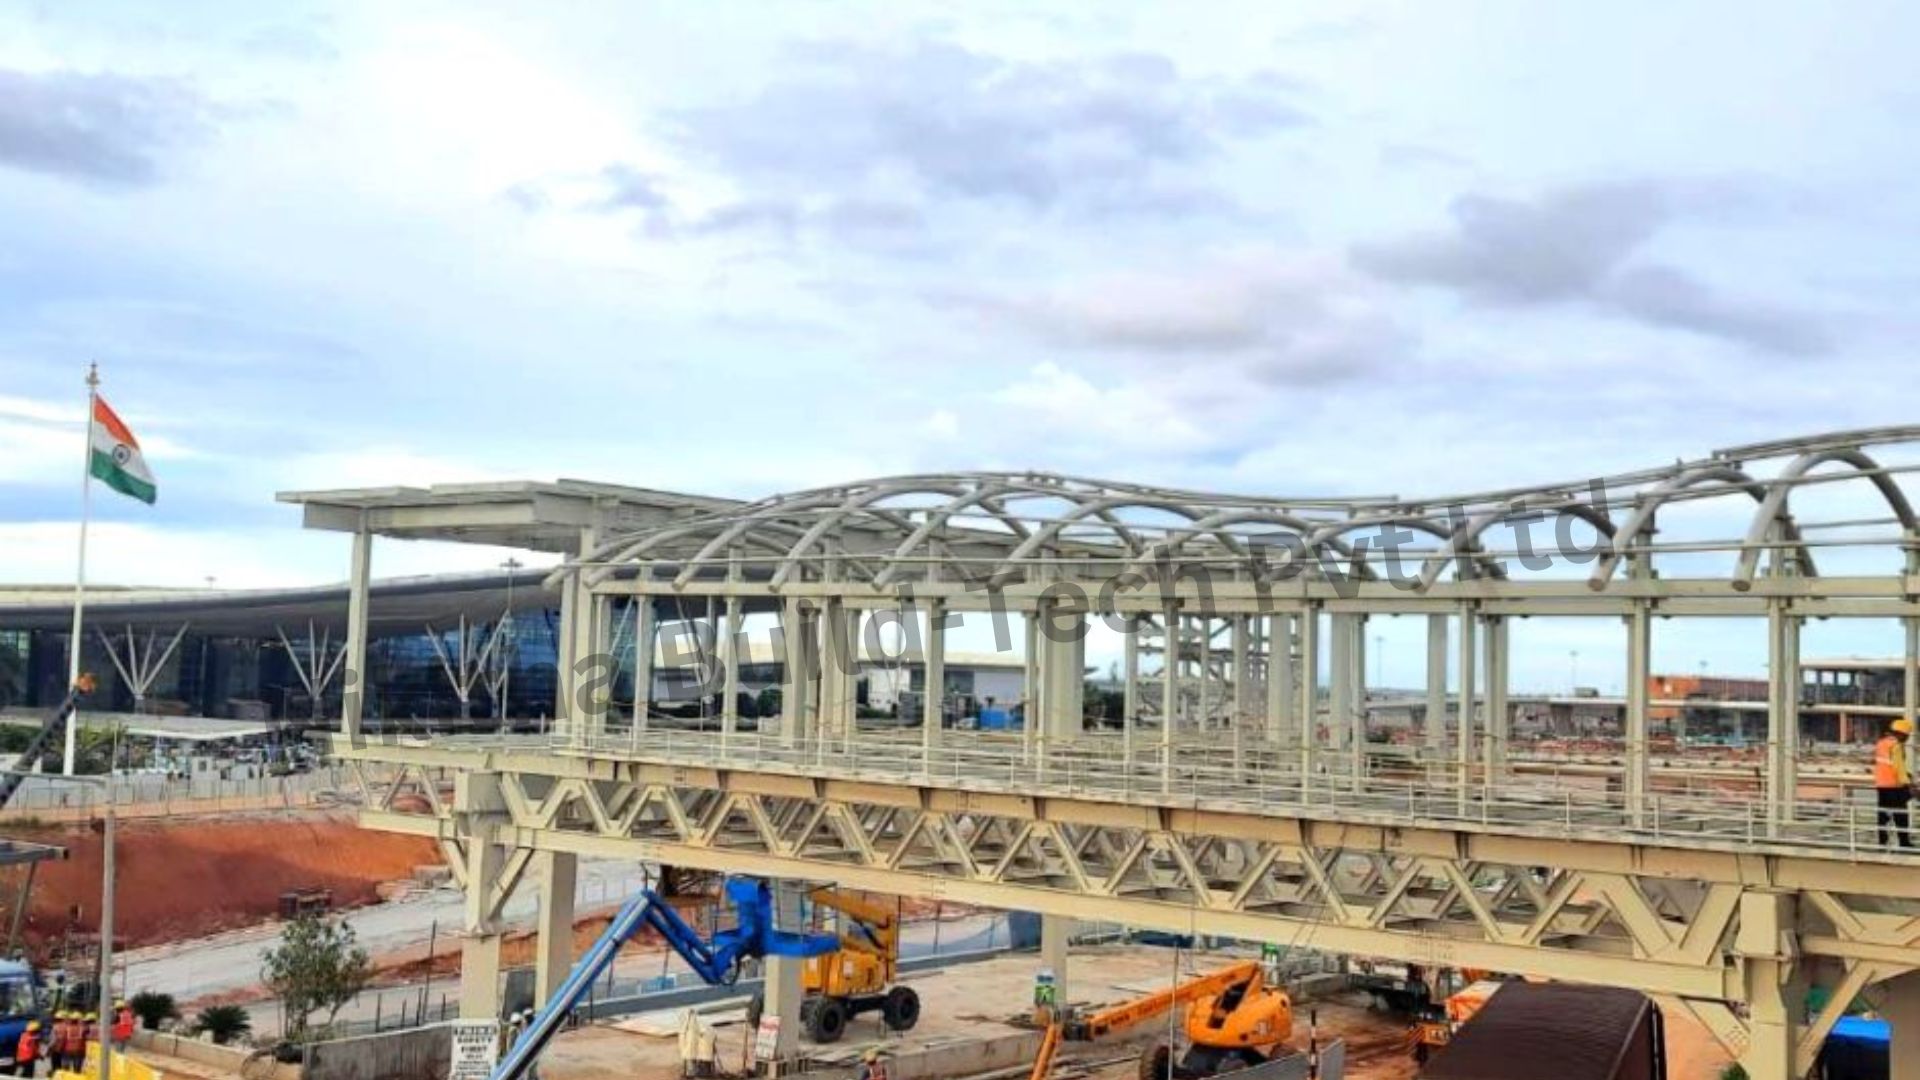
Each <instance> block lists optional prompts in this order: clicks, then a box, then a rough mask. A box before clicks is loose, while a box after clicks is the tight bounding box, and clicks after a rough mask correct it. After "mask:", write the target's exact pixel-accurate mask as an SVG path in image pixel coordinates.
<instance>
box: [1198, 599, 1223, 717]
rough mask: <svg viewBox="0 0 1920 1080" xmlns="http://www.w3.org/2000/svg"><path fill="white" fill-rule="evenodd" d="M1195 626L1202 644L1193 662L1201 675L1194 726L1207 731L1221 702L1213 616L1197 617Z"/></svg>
mask: <svg viewBox="0 0 1920 1080" xmlns="http://www.w3.org/2000/svg"><path fill="white" fill-rule="evenodd" d="M1193 628H1194V631H1195V636H1196V637H1198V638H1199V645H1200V653H1199V656H1198V657H1197V658H1196V659H1195V660H1194V662H1193V669H1194V672H1195V674H1197V675H1199V676H1200V701H1199V705H1198V707H1197V708H1196V709H1195V710H1194V718H1193V726H1194V728H1195V729H1197V730H1199V731H1207V730H1210V729H1211V728H1212V727H1213V720H1214V708H1215V707H1216V706H1217V705H1219V703H1220V695H1219V694H1218V693H1217V692H1215V690H1214V687H1213V617H1212V616H1211V615H1202V616H1199V617H1197V618H1195V619H1194V620H1193Z"/></svg>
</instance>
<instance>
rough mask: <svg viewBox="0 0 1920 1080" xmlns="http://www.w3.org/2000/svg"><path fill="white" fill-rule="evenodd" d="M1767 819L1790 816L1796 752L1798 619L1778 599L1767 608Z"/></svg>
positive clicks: (1772, 821) (1795, 784)
mask: <svg viewBox="0 0 1920 1080" xmlns="http://www.w3.org/2000/svg"><path fill="white" fill-rule="evenodd" d="M1767 689H1768V693H1767V790H1766V798H1767V806H1768V813H1767V820H1768V822H1769V824H1775V823H1778V822H1780V821H1790V820H1792V818H1793V800H1794V796H1795V794H1796V793H1797V791H1798V788H1799V783H1800V778H1799V753H1800V619H1799V617H1798V616H1795V615H1792V614H1790V613H1789V612H1788V610H1787V608H1786V605H1785V603H1784V602H1782V601H1775V602H1774V603H1773V604H1771V605H1770V606H1769V607H1768V609H1767Z"/></svg>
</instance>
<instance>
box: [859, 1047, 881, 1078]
mask: <svg viewBox="0 0 1920 1080" xmlns="http://www.w3.org/2000/svg"><path fill="white" fill-rule="evenodd" d="M853 1080H887V1063H886V1062H884V1061H881V1060H880V1049H879V1048H878V1047H874V1046H869V1047H867V1052H866V1053H864V1054H861V1055H860V1070H859V1071H858V1072H856V1073H854V1074H853Z"/></svg>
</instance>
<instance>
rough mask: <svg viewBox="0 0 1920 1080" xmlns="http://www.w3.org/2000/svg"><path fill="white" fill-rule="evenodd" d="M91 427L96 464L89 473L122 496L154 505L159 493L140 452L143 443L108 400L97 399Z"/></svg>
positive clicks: (90, 435)
mask: <svg viewBox="0 0 1920 1080" xmlns="http://www.w3.org/2000/svg"><path fill="white" fill-rule="evenodd" d="M90 426H91V428H92V430H91V431H90V432H89V433H88V443H89V445H90V446H91V447H92V464H91V465H90V466H89V470H90V471H91V472H92V473H93V475H94V477H95V478H96V479H98V480H99V481H100V482H101V483H103V484H105V485H107V486H108V487H110V488H112V489H113V490H115V491H117V492H119V493H120V494H122V495H131V496H133V497H134V498H136V499H139V500H140V501H141V502H143V503H149V504H151V503H152V502H153V500H154V496H155V495H156V494H157V493H158V492H157V489H156V488H155V487H154V484H153V473H151V472H149V471H148V470H147V459H146V457H145V456H143V455H142V454H141V453H140V441H139V440H138V439H135V438H134V437H133V432H132V431H130V430H128V428H127V425H126V424H124V423H121V421H120V417H119V416H118V415H116V414H115V413H114V411H113V410H112V409H111V408H109V407H108V406H107V402H106V399H104V398H101V397H95V398H94V399H93V423H92V424H91V425H90Z"/></svg>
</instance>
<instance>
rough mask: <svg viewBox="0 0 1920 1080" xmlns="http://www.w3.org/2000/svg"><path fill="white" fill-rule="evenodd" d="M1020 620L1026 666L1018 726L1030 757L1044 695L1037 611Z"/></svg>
mask: <svg viewBox="0 0 1920 1080" xmlns="http://www.w3.org/2000/svg"><path fill="white" fill-rule="evenodd" d="M1021 617H1022V618H1024V619H1025V620H1026V622H1027V633H1026V641H1027V653H1026V664H1025V667H1024V669H1023V671H1022V672H1021V679H1020V682H1021V690H1022V697H1023V698H1024V699H1025V700H1024V702H1023V706H1024V707H1023V709H1022V712H1023V714H1024V719H1023V720H1022V722H1021V725H1020V736H1021V739H1022V741H1023V742H1024V743H1025V744H1026V749H1027V754H1028V755H1029V756H1031V755H1032V754H1033V749H1034V747H1035V746H1037V745H1039V740H1040V709H1041V702H1040V698H1041V696H1042V695H1043V694H1044V693H1045V686H1046V684H1045V682H1044V681H1042V680H1041V678H1040V616H1039V613H1038V612H1037V611H1032V610H1029V611H1026V612H1024V613H1022V615H1021Z"/></svg>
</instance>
